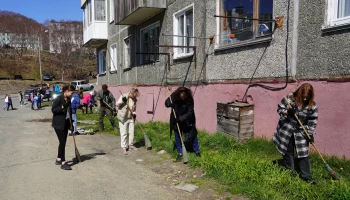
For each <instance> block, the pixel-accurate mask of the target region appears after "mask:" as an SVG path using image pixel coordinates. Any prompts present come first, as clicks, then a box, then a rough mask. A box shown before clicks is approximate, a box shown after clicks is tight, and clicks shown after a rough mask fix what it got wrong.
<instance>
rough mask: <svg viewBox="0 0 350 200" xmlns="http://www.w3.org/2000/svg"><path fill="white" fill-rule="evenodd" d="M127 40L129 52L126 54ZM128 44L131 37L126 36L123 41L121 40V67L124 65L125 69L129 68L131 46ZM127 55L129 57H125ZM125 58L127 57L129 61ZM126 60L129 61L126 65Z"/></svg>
mask: <svg viewBox="0 0 350 200" xmlns="http://www.w3.org/2000/svg"><path fill="white" fill-rule="evenodd" d="M127 40H128V41H129V52H127V46H126V41H127ZM130 42H131V36H128V37H126V38H124V40H123V65H124V68H125V69H128V68H131V54H130V51H131V50H130V48H131V45H130ZM127 54H129V55H127ZM127 56H129V59H128V58H127ZM127 59H128V61H129V63H127Z"/></svg>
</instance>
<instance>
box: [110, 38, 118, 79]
mask: <svg viewBox="0 0 350 200" xmlns="http://www.w3.org/2000/svg"><path fill="white" fill-rule="evenodd" d="M117 48H118V47H117V44H116V43H114V44H112V45H111V47H110V51H109V52H110V55H109V57H110V71H111V72H116V71H117V70H118V67H117V63H118V62H117V60H118V58H117V57H118V54H117V53H118V50H117Z"/></svg>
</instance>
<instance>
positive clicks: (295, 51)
mask: <svg viewBox="0 0 350 200" xmlns="http://www.w3.org/2000/svg"><path fill="white" fill-rule="evenodd" d="M293 16H294V19H293V41H292V68H291V73H292V78H293V79H294V80H295V75H296V73H297V64H298V63H297V62H298V56H297V55H298V25H299V0H294V13H293Z"/></svg>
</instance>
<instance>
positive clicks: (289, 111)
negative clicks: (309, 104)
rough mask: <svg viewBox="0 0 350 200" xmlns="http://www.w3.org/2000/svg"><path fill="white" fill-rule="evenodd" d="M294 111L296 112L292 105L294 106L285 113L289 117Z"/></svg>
mask: <svg viewBox="0 0 350 200" xmlns="http://www.w3.org/2000/svg"><path fill="white" fill-rule="evenodd" d="M296 112H297V111H296V107H295V106H294V107H292V108H289V109H288V111H287V114H288V116H290V117H294V114H296Z"/></svg>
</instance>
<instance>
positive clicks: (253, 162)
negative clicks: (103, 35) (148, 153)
mask: <svg viewBox="0 0 350 200" xmlns="http://www.w3.org/2000/svg"><path fill="white" fill-rule="evenodd" d="M79 119H80V120H98V115H97V114H88V115H82V114H81V113H80V112H79V113H78V120H79ZM116 121H117V120H116ZM104 124H105V127H106V128H105V130H107V131H105V132H104V133H106V134H113V135H117V134H116V133H118V134H119V130H117V131H108V130H109V129H110V128H111V125H110V123H109V121H108V119H107V118H106V117H105V118H104ZM139 126H140V124H136V126H135V141H140V142H143V135H142V132H141V129H140V128H139ZM141 126H142V127H143V128H144V130H145V131H146V132H147V135H148V136H149V138H150V139H151V142H152V146H153V149H155V150H156V151H159V150H162V149H164V150H166V151H167V152H168V153H170V154H171V155H172V156H173V157H174V158H175V156H176V150H175V149H174V144H173V140H174V136H172V138H171V139H170V138H169V124H168V123H162V122H149V123H146V124H142V125H141ZM91 127H93V128H94V130H97V129H98V123H97V124H95V125H91ZM198 138H199V143H200V149H201V153H202V157H201V158H197V157H195V156H194V155H193V154H192V153H191V154H190V155H189V159H190V162H189V165H190V166H191V167H194V168H201V169H202V170H204V171H205V172H206V174H207V177H210V178H213V179H215V180H217V181H218V182H219V183H221V184H223V185H224V186H226V187H225V188H227V190H228V191H229V192H231V193H232V194H242V195H245V196H247V197H249V198H251V199H298V200H299V199H337V200H342V199H344V200H345V199H350V187H349V186H350V184H349V180H350V161H349V160H347V159H345V158H343V159H339V158H336V157H326V161H327V163H328V164H329V165H330V166H331V167H332V168H333V169H334V170H336V171H337V172H338V173H339V174H340V175H341V176H342V180H341V181H333V180H331V178H330V176H329V175H328V174H327V171H326V170H325V169H324V168H323V163H322V160H321V159H320V158H319V157H318V156H317V155H316V154H312V155H311V156H310V161H311V170H312V173H313V177H314V178H315V179H316V180H318V182H319V184H318V185H317V186H313V185H310V184H308V183H305V182H304V181H302V180H301V179H299V178H297V177H296V178H293V177H291V176H290V171H288V170H285V169H284V167H282V166H280V165H278V164H277V163H276V162H273V161H276V160H279V159H281V158H282V157H281V155H280V154H279V153H278V151H277V150H276V148H275V145H274V144H273V143H272V142H271V141H268V140H266V139H250V140H248V141H247V142H246V143H244V144H239V143H238V142H237V141H236V140H234V139H231V138H228V137H226V136H224V135H222V134H221V133H215V134H211V135H208V134H207V133H205V132H203V131H199V134H198Z"/></svg>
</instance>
